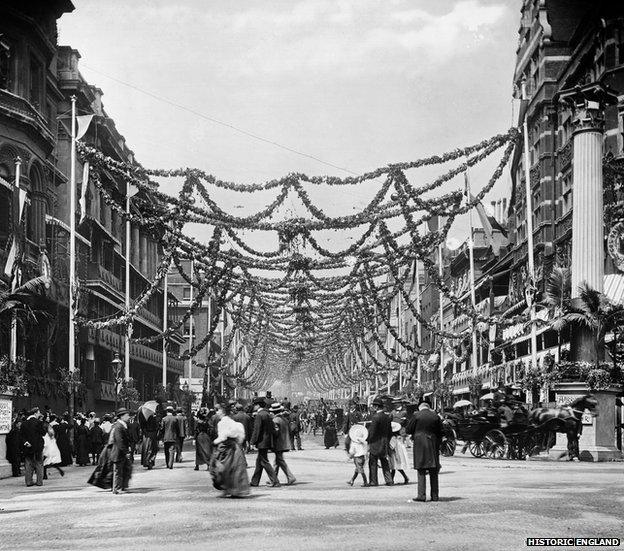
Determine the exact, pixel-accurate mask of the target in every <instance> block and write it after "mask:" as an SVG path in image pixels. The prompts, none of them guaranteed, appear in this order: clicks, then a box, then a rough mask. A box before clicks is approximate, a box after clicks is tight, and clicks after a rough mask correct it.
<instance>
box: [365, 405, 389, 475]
mask: <svg viewBox="0 0 624 551" xmlns="http://www.w3.org/2000/svg"><path fill="white" fill-rule="evenodd" d="M371 409H372V410H373V416H372V418H371V423H370V425H369V427H368V438H367V441H368V447H369V457H368V471H369V473H368V474H369V484H370V485H371V486H378V485H379V483H378V481H377V468H378V463H377V462H378V461H379V462H381V470H382V471H383V476H384V480H385V481H386V486H392V485H393V484H394V483H393V482H392V475H391V473H390V463H389V462H388V454H389V453H390V439H391V438H392V421H391V419H390V416H389V415H388V414H387V413H385V412H384V403H383V401H382V400H381V399H380V398H375V399H374V400H373V403H372V405H371Z"/></svg>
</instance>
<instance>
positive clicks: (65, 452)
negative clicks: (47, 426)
mask: <svg viewBox="0 0 624 551" xmlns="http://www.w3.org/2000/svg"><path fill="white" fill-rule="evenodd" d="M70 428H71V427H70V424H69V414H68V413H65V415H63V417H62V419H61V420H60V422H59V424H58V425H55V426H54V434H55V436H56V445H57V446H58V448H59V450H60V451H61V467H67V466H68V465H71V464H72V463H73V459H72V449H71V441H70V439H69V430H70Z"/></svg>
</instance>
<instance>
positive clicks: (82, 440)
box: [76, 434, 91, 465]
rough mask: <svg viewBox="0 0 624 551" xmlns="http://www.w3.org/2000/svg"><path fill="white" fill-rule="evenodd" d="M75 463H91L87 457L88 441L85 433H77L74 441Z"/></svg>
mask: <svg viewBox="0 0 624 551" xmlns="http://www.w3.org/2000/svg"><path fill="white" fill-rule="evenodd" d="M76 463H78V465H88V464H89V463H91V459H90V458H89V443H88V442H87V435H86V434H79V435H78V439H77V442H76Z"/></svg>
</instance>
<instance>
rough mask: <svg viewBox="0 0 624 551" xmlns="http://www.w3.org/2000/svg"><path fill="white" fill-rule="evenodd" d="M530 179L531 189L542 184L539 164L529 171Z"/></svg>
mask: <svg viewBox="0 0 624 551" xmlns="http://www.w3.org/2000/svg"><path fill="white" fill-rule="evenodd" d="M529 178H530V182H531V189H533V188H534V187H535V186H536V185H538V184H539V183H540V180H541V174H540V165H539V164H536V165H535V166H534V167H533V168H532V169H531V170H529Z"/></svg>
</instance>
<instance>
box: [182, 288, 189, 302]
mask: <svg viewBox="0 0 624 551" xmlns="http://www.w3.org/2000/svg"><path fill="white" fill-rule="evenodd" d="M182 298H183V299H184V300H190V298H191V288H190V287H184V289H183V290H182Z"/></svg>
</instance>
